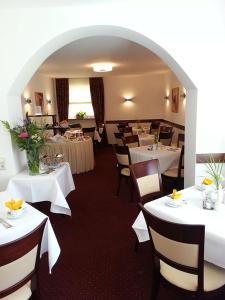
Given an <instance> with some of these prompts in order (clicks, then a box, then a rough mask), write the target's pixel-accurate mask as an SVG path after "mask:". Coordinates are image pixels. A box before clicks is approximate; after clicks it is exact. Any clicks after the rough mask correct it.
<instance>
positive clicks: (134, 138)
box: [124, 135, 140, 148]
mask: <svg viewBox="0 0 225 300" xmlns="http://www.w3.org/2000/svg"><path fill="white" fill-rule="evenodd" d="M124 143H125V145H126V146H128V147H129V148H134V147H139V146H140V145H139V138H138V135H131V136H125V137H124Z"/></svg>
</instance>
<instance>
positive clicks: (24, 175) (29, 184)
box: [7, 163, 75, 216]
mask: <svg viewBox="0 0 225 300" xmlns="http://www.w3.org/2000/svg"><path fill="white" fill-rule="evenodd" d="M74 189H75V185H74V181H73V177H72V174H71V170H70V166H69V163H62V164H61V167H60V168H58V169H56V170H55V171H53V172H52V173H50V174H43V175H35V176H30V175H29V174H28V170H23V171H22V172H21V173H19V174H17V175H16V176H14V177H12V178H11V179H10V181H9V183H8V186H7V191H8V192H9V193H10V194H11V195H12V196H13V197H14V198H19V197H21V198H22V199H23V200H24V201H26V202H31V203H35V202H42V201H50V202H51V209H50V210H51V212H54V213H60V214H66V215H69V216H70V215H71V210H70V208H69V205H68V203H67V201H66V199H65V197H66V196H67V195H68V194H69V193H70V192H71V191H73V190H74Z"/></svg>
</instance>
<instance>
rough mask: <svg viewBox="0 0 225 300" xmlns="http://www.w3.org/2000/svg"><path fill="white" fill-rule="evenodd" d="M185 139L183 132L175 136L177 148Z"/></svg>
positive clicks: (180, 146)
mask: <svg viewBox="0 0 225 300" xmlns="http://www.w3.org/2000/svg"><path fill="white" fill-rule="evenodd" d="M184 141H185V135H184V133H179V134H178V137H177V148H182V146H183V145H184Z"/></svg>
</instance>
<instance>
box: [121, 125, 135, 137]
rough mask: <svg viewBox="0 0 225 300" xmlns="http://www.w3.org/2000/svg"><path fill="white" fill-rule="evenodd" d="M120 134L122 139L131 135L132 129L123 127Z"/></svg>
mask: <svg viewBox="0 0 225 300" xmlns="http://www.w3.org/2000/svg"><path fill="white" fill-rule="evenodd" d="M122 132H123V137H126V136H131V135H133V130H132V127H125V128H124V129H123V131H122Z"/></svg>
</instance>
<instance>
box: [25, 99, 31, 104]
mask: <svg viewBox="0 0 225 300" xmlns="http://www.w3.org/2000/svg"><path fill="white" fill-rule="evenodd" d="M31 102H32V101H31V99H29V98H25V99H24V103H25V104H31Z"/></svg>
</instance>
